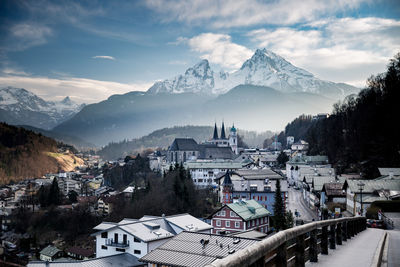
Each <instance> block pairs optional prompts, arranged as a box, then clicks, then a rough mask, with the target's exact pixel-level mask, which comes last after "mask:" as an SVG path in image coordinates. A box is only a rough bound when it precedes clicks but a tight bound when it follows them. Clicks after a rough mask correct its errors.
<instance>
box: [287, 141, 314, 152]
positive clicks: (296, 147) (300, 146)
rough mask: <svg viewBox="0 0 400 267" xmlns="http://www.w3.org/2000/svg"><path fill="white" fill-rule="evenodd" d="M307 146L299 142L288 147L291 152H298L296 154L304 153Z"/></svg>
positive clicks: (305, 143)
mask: <svg viewBox="0 0 400 267" xmlns="http://www.w3.org/2000/svg"><path fill="white" fill-rule="evenodd" d="M308 146H309V144H308V143H307V142H306V141H304V140H300V141H299V142H296V143H293V144H292V145H291V147H290V149H291V150H292V151H298V152H305V151H307V150H308Z"/></svg>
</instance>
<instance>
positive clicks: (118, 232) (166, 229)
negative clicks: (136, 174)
mask: <svg viewBox="0 0 400 267" xmlns="http://www.w3.org/2000/svg"><path fill="white" fill-rule="evenodd" d="M211 229H212V226H211V225H209V224H207V223H205V222H203V221H201V220H199V219H197V218H195V217H193V216H191V215H190V214H187V213H186V214H179V215H172V216H161V217H158V216H144V217H142V218H140V219H138V220H136V219H123V220H122V221H120V222H119V223H110V222H103V223H101V224H99V225H97V226H96V227H95V228H94V230H97V232H96V233H94V234H92V236H95V237H96V257H105V256H111V255H115V254H120V253H129V254H131V255H133V256H135V257H138V258H140V257H143V256H144V255H146V254H147V253H148V252H150V251H152V250H154V249H155V248H157V247H158V246H160V245H161V244H163V243H164V242H166V241H167V240H168V239H169V238H171V237H173V236H175V235H177V234H179V233H180V232H182V231H190V232H200V233H210V232H211Z"/></svg>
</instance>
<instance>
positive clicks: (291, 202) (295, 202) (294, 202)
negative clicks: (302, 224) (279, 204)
mask: <svg viewBox="0 0 400 267" xmlns="http://www.w3.org/2000/svg"><path fill="white" fill-rule="evenodd" d="M288 195H289V197H288V200H287V201H286V205H287V208H288V209H289V210H291V211H292V212H293V216H294V217H295V219H296V216H295V211H296V210H297V211H298V212H299V214H300V216H299V217H297V219H302V220H303V221H312V219H314V220H318V216H317V214H316V213H315V212H314V211H312V210H311V209H310V208H308V207H307V205H306V203H305V201H304V199H303V196H302V193H301V191H300V190H296V189H294V188H293V187H289V188H288Z"/></svg>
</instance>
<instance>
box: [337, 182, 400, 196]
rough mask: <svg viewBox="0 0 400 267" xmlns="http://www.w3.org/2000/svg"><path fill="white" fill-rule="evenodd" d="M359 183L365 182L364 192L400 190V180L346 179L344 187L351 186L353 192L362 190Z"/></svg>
mask: <svg viewBox="0 0 400 267" xmlns="http://www.w3.org/2000/svg"><path fill="white" fill-rule="evenodd" d="M359 183H363V184H364V187H363V192H364V193H373V192H374V191H376V190H394V191H400V180H397V179H396V180H346V182H345V183H344V185H343V189H347V188H348V187H349V188H350V191H351V192H356V193H357V192H360V187H359V185H358V184H359Z"/></svg>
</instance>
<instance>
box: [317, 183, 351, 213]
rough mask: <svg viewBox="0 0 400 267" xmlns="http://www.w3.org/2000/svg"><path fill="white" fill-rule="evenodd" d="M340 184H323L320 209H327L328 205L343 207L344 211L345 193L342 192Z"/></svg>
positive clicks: (341, 184)
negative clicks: (333, 204)
mask: <svg viewBox="0 0 400 267" xmlns="http://www.w3.org/2000/svg"><path fill="white" fill-rule="evenodd" d="M343 184H344V183H342V182H332V183H325V184H324V185H323V186H322V190H321V200H320V203H321V207H325V208H326V207H327V205H329V204H330V203H335V204H341V205H343V210H346V191H344V190H343Z"/></svg>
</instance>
